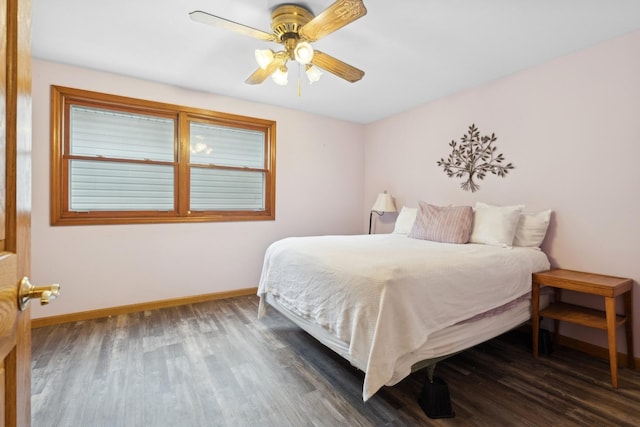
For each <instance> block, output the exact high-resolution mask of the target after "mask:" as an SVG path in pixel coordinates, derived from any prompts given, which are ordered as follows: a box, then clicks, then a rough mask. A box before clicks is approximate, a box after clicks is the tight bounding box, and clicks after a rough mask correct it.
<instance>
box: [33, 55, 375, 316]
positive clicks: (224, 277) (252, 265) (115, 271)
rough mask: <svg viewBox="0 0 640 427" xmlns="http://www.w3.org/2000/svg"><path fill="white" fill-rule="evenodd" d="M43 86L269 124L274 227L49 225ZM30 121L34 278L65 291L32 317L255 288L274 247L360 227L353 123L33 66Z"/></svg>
mask: <svg viewBox="0 0 640 427" xmlns="http://www.w3.org/2000/svg"><path fill="white" fill-rule="evenodd" d="M51 84H56V85H62V86H70V87H76V88H80V89H88V90H94V91H100V92H106V93H113V94H119V95H126V96H131V97H137V98H142V99H150V100H154V101H160V102H168V103H174V104H181V105H189V106H192V107H199V108H206V109H211V110H217V111H223V112H228V113H235V114H242V115H249V116H254V117H260V118H266V119H271V120H276V121H277V126H278V127H277V138H278V139H277V165H276V180H277V190H276V220H275V221H258V222H231V223H206V224H159V225H123V226H80V227H76V226H74V227H71V226H67V227H51V226H50V225H49V87H50V85H51ZM301 102H304V99H302V100H301ZM33 124H34V126H33V127H34V129H33V214H32V245H33V250H32V269H31V270H32V271H31V276H32V282H33V283H37V284H44V283H51V282H59V283H60V284H61V286H62V296H61V298H60V299H58V300H57V301H56V302H55V303H54V304H51V305H49V306H47V307H40V306H37V305H36V306H34V309H33V310H32V315H33V317H34V318H38V317H48V316H54V315H58V314H66V313H74V312H79V311H85V310H94V309H99V308H106V307H113V306H120V305H126V304H135V303H141V302H148V301H156V300H163V299H170V298H177V297H184V296H191V295H199V294H205V293H213V292H221V291H226V290H232V289H241V288H249V287H254V286H257V283H258V278H259V276H260V271H261V267H262V259H263V255H264V251H265V249H266V247H267V246H268V245H269V244H270V243H272V242H273V241H275V240H277V239H279V238H281V237H285V236H293V235H312V234H330V233H340V234H354V233H359V232H361V230H362V221H363V219H362V205H363V199H362V195H363V194H364V186H363V177H364V163H363V162H364V154H363V153H364V128H363V126H362V125H356V124H352V123H348V122H344V121H339V120H334V119H329V118H324V117H319V116H314V115H310V114H305V113H300V112H296V111H293V110H286V109H282V108H276V107H271V106H267V105H261V104H256V103H250V102H245V101H241V100H237V99H230V98H224V97H220V96H215V95H212V94H207V93H200V92H193V91H188V90H184V89H180V88H176V87H170V86H165V85H161V84H157V83H153V82H147V81H141V80H136V79H131V78H126V77H122V76H117V75H113V74H106V73H101V72H97V71H92V70H87V69H81V68H76V67H69V66H65V65H60V64H55V63H50V62H44V61H40V60H34V63H33Z"/></svg>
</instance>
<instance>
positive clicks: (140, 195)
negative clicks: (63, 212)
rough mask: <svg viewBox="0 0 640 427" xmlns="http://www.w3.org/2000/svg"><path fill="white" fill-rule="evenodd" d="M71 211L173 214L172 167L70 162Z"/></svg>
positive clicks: (82, 161)
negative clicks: (165, 212) (168, 212)
mask: <svg viewBox="0 0 640 427" xmlns="http://www.w3.org/2000/svg"><path fill="white" fill-rule="evenodd" d="M70 174H71V177H70V178H71V179H70V182H71V184H70V189H69V191H70V196H69V204H70V206H69V210H71V211H143V210H152V211H173V210H174V201H173V188H174V183H173V180H174V172H173V166H166V165H149V164H132V163H119V162H100V161H85V160H71V162H70Z"/></svg>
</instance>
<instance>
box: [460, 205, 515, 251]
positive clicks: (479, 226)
mask: <svg viewBox="0 0 640 427" xmlns="http://www.w3.org/2000/svg"><path fill="white" fill-rule="evenodd" d="M523 209H524V205H514V206H492V205H488V204H486V203H482V202H476V209H475V214H474V217H473V231H472V232H471V238H470V241H471V242H472V243H483V244H485V245H496V246H511V245H512V244H513V237H514V236H515V234H516V228H517V227H518V221H519V220H520V214H521V213H522V210H523Z"/></svg>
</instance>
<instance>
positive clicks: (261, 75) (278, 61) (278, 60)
mask: <svg viewBox="0 0 640 427" xmlns="http://www.w3.org/2000/svg"><path fill="white" fill-rule="evenodd" d="M287 59H288V56H287V54H286V52H278V53H276V56H275V57H274V59H273V61H271V62H270V63H269V65H267V68H265V69H264V70H263V69H262V68H258V69H257V70H256V71H254V72H253V74H251V75H250V76H249V77H248V78H247V80H245V83H247V84H250V85H257V84H260V83H262V82H263V81H265V80H266V79H267V77H269V76H270V75H271V74H273V73H274V72H275V71H276V70H277V69H278V68H280V67H281V66H283V65H284V64H285V63H286V62H287Z"/></svg>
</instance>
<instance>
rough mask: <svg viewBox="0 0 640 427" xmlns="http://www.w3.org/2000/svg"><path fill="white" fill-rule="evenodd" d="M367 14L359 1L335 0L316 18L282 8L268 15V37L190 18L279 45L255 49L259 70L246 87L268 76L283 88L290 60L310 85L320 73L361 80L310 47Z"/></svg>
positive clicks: (211, 18)
mask: <svg viewBox="0 0 640 427" xmlns="http://www.w3.org/2000/svg"><path fill="white" fill-rule="evenodd" d="M366 13H367V9H366V8H365V7H364V3H363V2H362V0H337V1H336V2H335V3H333V4H332V5H331V6H329V7H328V8H326V9H325V10H324V11H322V12H321V13H320V14H319V15H317V16H314V15H313V13H312V12H311V11H309V10H308V9H307V8H305V7H303V6H301V5H297V4H283V5H280V6H277V7H276V8H274V9H273V12H272V13H271V29H272V30H273V33H267V32H265V31H262V30H258V29H255V28H253V27H249V26H247V25H243V24H239V23H237V22H233V21H230V20H228V19H225V18H222V17H219V16H215V15H211V14H209V13H206V12H202V11H200V10H196V11H193V12H191V13H190V14H189V16H190V17H191V19H192V20H194V21H196V22H201V23H203V24H208V25H213V26H216V27H221V28H225V29H227V30H231V31H235V32H237V33H241V34H244V35H247V36H250V37H254V38H256V39H259V40H265V41H272V42H275V43H279V44H281V45H282V46H283V50H280V51H277V52H274V51H273V50H272V49H263V50H260V49H257V50H256V51H255V57H256V62H257V63H258V66H259V68H258V69H257V70H256V71H255V72H254V73H253V74H251V75H250V76H249V78H247V80H246V83H248V84H260V83H262V82H263V81H265V80H266V79H267V77H269V76H271V77H272V78H273V80H274V81H275V82H276V83H278V84H280V85H286V84H287V62H288V61H289V60H291V61H297V62H298V63H299V64H302V65H304V66H305V71H306V74H307V77H308V78H309V81H310V82H314V81H317V80H318V79H319V78H320V75H321V74H322V73H321V72H320V70H319V69H322V70H325V71H327V72H329V73H331V74H334V75H336V76H338V77H340V78H342V79H344V80H347V81H348V82H351V83H354V82H357V81H358V80H360V79H361V78H362V77H363V76H364V71H362V70H359V69H357V68H356V67H353V66H351V65H349V64H347V63H345V62H342V61H340V60H339V59H336V58H334V57H333V56H331V55H328V54H326V53H324V52H321V51H319V50H315V49H313V47H311V44H310V43H312V42H315V41H317V40H320V39H321V38H322V37H325V36H327V35H329V34H331V33H333V32H334V31H337V30H339V29H340V28H342V27H344V26H345V25H347V24H349V23H351V22H353V21H355V20H357V19H358V18H361V17H363V16H364V15H366Z"/></svg>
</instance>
